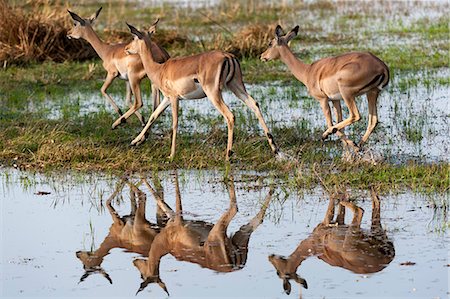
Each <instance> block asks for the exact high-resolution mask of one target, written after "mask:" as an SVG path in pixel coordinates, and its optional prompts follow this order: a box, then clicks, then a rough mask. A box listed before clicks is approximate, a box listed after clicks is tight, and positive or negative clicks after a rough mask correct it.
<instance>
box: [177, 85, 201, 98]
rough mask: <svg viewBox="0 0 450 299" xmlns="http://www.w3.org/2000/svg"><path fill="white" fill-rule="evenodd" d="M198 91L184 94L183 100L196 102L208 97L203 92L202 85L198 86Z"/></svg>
mask: <svg viewBox="0 0 450 299" xmlns="http://www.w3.org/2000/svg"><path fill="white" fill-rule="evenodd" d="M196 87H197V89H195V90H192V91H190V92H188V93H185V94H182V95H181V98H182V99H185V100H196V99H202V98H204V97H206V94H205V92H204V91H203V88H202V87H201V85H200V84H196Z"/></svg>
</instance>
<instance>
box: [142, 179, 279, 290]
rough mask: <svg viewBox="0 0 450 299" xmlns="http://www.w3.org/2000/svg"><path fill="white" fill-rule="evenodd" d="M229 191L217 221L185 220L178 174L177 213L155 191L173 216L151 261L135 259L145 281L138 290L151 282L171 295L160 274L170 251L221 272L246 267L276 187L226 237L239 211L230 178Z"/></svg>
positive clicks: (159, 237) (157, 241)
mask: <svg viewBox="0 0 450 299" xmlns="http://www.w3.org/2000/svg"><path fill="white" fill-rule="evenodd" d="M147 186H148V187H149V189H150V190H152V188H151V186H149V185H148V184H147ZM228 190H229V198H230V205H229V207H228V209H227V210H226V211H225V212H224V213H223V215H222V216H221V217H220V219H219V220H218V221H217V223H215V224H213V223H208V222H204V221H198V220H195V221H194V220H185V219H184V217H183V209H182V204H181V195H180V190H179V186H178V179H177V177H176V176H175V194H176V212H175V213H174V212H173V211H172V210H170V209H167V208H166V203H165V202H164V200H163V199H162V198H161V197H160V196H158V194H157V193H156V192H154V191H152V193H153V194H154V196H155V199H156V201H157V203H158V206H160V208H161V209H162V210H163V211H164V212H165V213H166V214H167V215H170V219H169V221H168V222H167V225H166V226H165V227H164V228H163V229H162V230H161V232H160V233H159V234H158V235H157V236H156V237H155V239H154V240H153V243H152V246H151V247H150V251H149V253H148V260H145V259H136V260H135V261H134V265H135V266H136V267H137V268H138V269H139V272H140V273H141V276H142V278H143V280H144V281H143V282H142V283H141V286H140V288H139V290H138V292H140V291H142V290H143V289H144V288H145V287H146V286H147V285H148V284H150V283H157V284H158V285H159V286H160V287H161V288H163V289H164V291H166V293H167V294H169V293H168V291H167V287H166V285H165V283H164V282H163V281H162V280H161V278H160V275H159V268H160V262H161V258H162V257H164V256H165V255H167V254H169V253H170V254H171V255H172V256H174V257H175V258H176V259H178V260H181V261H187V262H190V263H196V264H198V265H200V266H201V267H204V268H208V269H212V270H215V271H218V272H232V271H236V270H239V269H242V268H243V267H244V266H245V264H246V262H247V253H248V244H249V241H250V237H251V234H252V233H253V232H254V231H255V230H256V229H257V227H258V226H259V225H260V224H261V223H262V222H263V219H264V215H265V212H266V209H267V207H268V206H269V204H270V201H271V199H272V191H273V190H270V191H269V194H268V195H267V197H266V199H265V201H264V203H263V205H262V207H261V209H260V211H259V212H258V214H257V215H256V216H255V217H253V219H251V220H250V221H249V222H248V223H247V224H245V225H243V226H241V227H240V229H239V230H238V231H237V232H236V233H234V234H233V235H232V236H230V237H229V236H227V228H228V225H229V224H230V222H231V220H232V219H233V218H234V216H235V215H236V213H237V211H238V207H237V202H236V194H235V188H234V182H233V180H232V179H231V180H230V181H229V184H228Z"/></svg>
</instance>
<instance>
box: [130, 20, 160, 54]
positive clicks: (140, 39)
mask: <svg viewBox="0 0 450 299" xmlns="http://www.w3.org/2000/svg"><path fill="white" fill-rule="evenodd" d="M158 22H159V19H157V20H156V21H155V22H154V23H153V24H152V26H150V29H149V30H148V32H147V33H145V32H141V31H139V30H137V29H136V27H134V26H132V25H130V24H128V23H127V26H128V28H130V32H131V34H132V35H133V41H132V42H131V43H129V44H128V45H127V46H126V47H125V52H126V53H127V54H128V55H130V54H139V52H140V50H141V47H144V46H145V44H146V43H147V44H148V45H149V46H150V41H151V37H152V35H153V34H154V33H155V32H156V25H158Z"/></svg>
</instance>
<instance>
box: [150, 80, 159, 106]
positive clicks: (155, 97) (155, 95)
mask: <svg viewBox="0 0 450 299" xmlns="http://www.w3.org/2000/svg"><path fill="white" fill-rule="evenodd" d="M151 89H152V101H153V111H155V110H156V108H157V107H158V106H159V104H160V103H161V94H160V92H159V89H158V88H156V86H154V85H153V84H152V87H151Z"/></svg>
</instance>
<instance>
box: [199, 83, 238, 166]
mask: <svg viewBox="0 0 450 299" xmlns="http://www.w3.org/2000/svg"><path fill="white" fill-rule="evenodd" d="M205 93H206V95H207V97H208V99H210V101H211V103H212V104H213V105H214V107H216V109H217V110H219V112H220V114H222V116H223V117H224V118H225V120H226V122H227V127H228V142H227V152H226V154H225V159H226V160H227V161H229V160H230V156H231V155H232V154H233V151H232V150H231V149H232V147H233V129H234V115H233V113H232V112H231V111H230V108H228V106H227V105H226V104H225V102H224V101H223V98H222V92H221V91H220V90H213V91H210V90H205Z"/></svg>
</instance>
